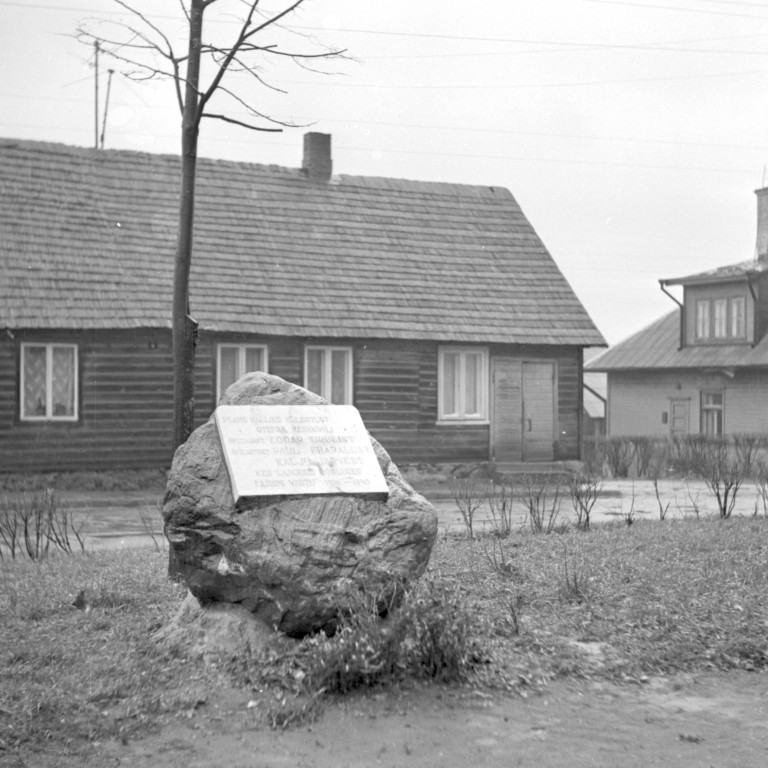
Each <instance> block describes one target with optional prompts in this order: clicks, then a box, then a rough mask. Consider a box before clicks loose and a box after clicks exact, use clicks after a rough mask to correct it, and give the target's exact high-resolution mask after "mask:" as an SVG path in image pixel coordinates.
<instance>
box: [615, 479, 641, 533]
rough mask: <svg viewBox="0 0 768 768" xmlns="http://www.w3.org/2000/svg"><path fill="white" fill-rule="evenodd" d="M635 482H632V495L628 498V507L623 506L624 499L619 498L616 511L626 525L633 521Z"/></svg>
mask: <svg viewBox="0 0 768 768" xmlns="http://www.w3.org/2000/svg"><path fill="white" fill-rule="evenodd" d="M635 501H636V499H635V484H634V482H633V483H632V496H631V497H630V499H629V507H625V506H624V500H623V499H619V504H618V507H617V510H616V511H617V512H618V514H619V515H620V516H621V518H622V519H623V520H624V522H625V523H626V524H627V525H632V523H634V522H635Z"/></svg>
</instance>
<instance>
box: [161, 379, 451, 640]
mask: <svg viewBox="0 0 768 768" xmlns="http://www.w3.org/2000/svg"><path fill="white" fill-rule="evenodd" d="M304 404H307V405H328V404H327V402H326V401H325V400H323V399H322V398H321V397H319V396H318V395H315V394H313V393H311V392H308V391H307V390H305V389H302V388H301V387H298V386H296V385H294V384H290V383H288V382H286V381H284V380H283V379H280V378H278V377H276V376H270V375H268V374H264V373H251V374H248V375H246V376H244V377H243V378H242V379H240V380H239V381H237V382H236V383H235V384H233V385H232V386H231V387H230V388H229V389H228V390H227V392H226V393H225V395H224V396H223V397H222V399H221V401H220V405H304ZM371 444H372V446H373V449H374V452H375V454H376V458H377V460H378V463H379V466H380V467H381V471H382V473H383V475H384V477H385V479H386V481H387V486H388V489H389V497H388V499H387V501H376V500H372V499H371V498H370V497H363V496H354V495H351V496H350V495H338V496H337V495H324V496H320V495H318V496H281V497H275V496H271V497H254V498H248V499H246V500H240V502H239V503H238V504H237V505H235V503H234V500H233V496H232V491H231V489H230V483H229V477H228V471H227V467H226V464H225V461H224V458H223V456H222V453H221V448H220V444H219V438H218V433H217V428H216V425H215V423H214V420H213V417H212V418H211V419H210V420H209V421H208V422H207V423H206V424H204V425H203V426H202V427H200V428H199V429H197V430H195V432H194V433H193V434H192V435H191V436H190V438H189V440H188V441H187V442H186V443H185V444H184V445H182V446H181V447H180V448H179V449H178V450H177V451H176V455H175V456H174V460H173V465H172V467H171V471H170V474H169V477H168V484H167V487H166V494H165V500H164V504H163V518H164V520H165V534H166V536H167V538H168V541H169V542H170V546H171V557H172V560H173V561H174V562H175V569H176V572H177V574H178V575H179V576H180V577H181V579H182V580H183V581H185V582H186V584H187V586H188V587H189V590H190V591H191V592H192V594H193V595H194V596H195V597H196V598H197V599H198V600H199V601H200V603H201V604H202V605H206V604H209V603H211V602H224V603H236V604H239V605H241V606H244V607H245V608H247V609H248V610H249V611H251V612H252V613H253V614H254V616H255V617H256V618H258V619H260V620H261V621H263V622H265V623H266V624H267V625H269V626H270V627H272V628H274V629H276V630H279V631H281V632H284V633H285V634H287V635H289V636H292V637H301V636H303V635H305V634H308V633H309V632H313V631H316V630H319V629H326V630H327V629H331V628H333V626H334V625H335V623H336V621H337V619H338V617H339V615H340V614H341V613H343V612H345V611H348V610H352V609H353V608H354V606H356V605H358V604H359V601H360V598H361V596H375V597H377V598H378V599H379V600H380V601H381V605H383V606H384V605H387V604H388V603H390V602H391V601H393V600H395V601H396V600H397V596H398V594H399V591H400V590H401V589H402V587H403V586H404V585H405V584H407V583H408V582H410V581H412V580H413V579H416V578H418V577H419V576H421V574H422V573H423V572H424V570H425V568H426V566H427V562H428V560H429V556H430V554H431V551H432V546H433V545H434V542H435V538H436V535H437V515H436V513H435V511H434V508H433V507H432V505H431V504H430V503H429V502H428V501H427V500H426V499H425V498H424V497H423V496H421V495H420V494H418V493H417V492H416V491H414V490H413V488H411V486H410V485H409V484H408V483H407V482H406V481H405V480H404V479H403V477H402V475H401V474H400V472H399V470H398V469H397V467H396V466H395V464H394V463H393V462H392V461H391V459H390V458H389V455H388V454H387V452H386V451H385V450H384V449H383V448H382V447H381V445H379V443H378V442H377V441H376V440H374V439H373V438H371Z"/></svg>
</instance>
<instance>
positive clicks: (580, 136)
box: [0, 92, 768, 150]
mask: <svg viewBox="0 0 768 768" xmlns="http://www.w3.org/2000/svg"><path fill="white" fill-rule="evenodd" d="M0 97H2V98H14V99H28V100H36V101H58V102H68V103H73V104H75V103H79V104H89V103H90V101H89V100H88V99H70V98H57V97H51V98H49V97H43V96H31V95H29V94H14V93H2V92H0ZM113 106H120V107H130V106H131V105H130V104H128V103H126V102H113ZM152 109H153V110H154V111H157V110H158V109H159V110H162V111H167V112H171V111H172V112H174V113H176V112H177V111H178V109H177V107H176V106H164V105H160V106H153V107H152ZM233 114H240V113H239V112H234V113H233ZM242 114H247V113H245V112H243V113H242ZM290 118H292V119H293V120H296V121H299V122H314V123H320V122H322V123H331V124H333V123H341V124H352V125H377V126H382V127H385V128H407V129H417V130H427V131H441V132H444V131H460V132H466V133H483V134H501V135H507V136H529V137H531V138H545V139H574V140H577V141H584V140H587V141H611V142H627V143H634V144H651V145H661V146H674V147H698V148H702V149H744V150H749V149H756V150H766V149H768V146H766V145H764V144H726V143H719V142H705V141H682V140H677V139H654V138H647V137H639V136H606V135H602V134H584V133H555V132H547V131H521V130H515V129H512V128H482V127H476V126H466V125H455V124H450V125H445V124H435V123H404V122H388V121H384V120H361V119H358V118H352V119H343V118H335V117H323V116H319V117H318V116H311V117H310V116H302V115H292V116H288V115H281V116H279V119H281V120H288V119H290ZM6 126H9V127H17V128H37V127H39V126H37V125H28V124H21V123H17V124H14V125H12V124H10V123H6ZM164 135H165V136H166V137H168V138H170V134H164ZM232 141H233V142H236V143H244V144H248V143H249V142H248V141H246V140H242V142H239V140H238V139H232Z"/></svg>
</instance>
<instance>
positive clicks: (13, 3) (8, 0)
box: [0, 0, 768, 53]
mask: <svg viewBox="0 0 768 768" xmlns="http://www.w3.org/2000/svg"><path fill="white" fill-rule="evenodd" d="M583 2H591V3H602V4H606V5H622V6H634V7H639V8H646V9H663V10H681V11H687V12H690V13H706V14H716V15H720V16H730V17H736V18H758V19H768V15H753V14H738V13H725V12H721V11H706V10H696V9H687V8H678V7H675V6H664V5H644V4H642V3H635V2H628V1H627V0H583ZM729 4H730V3H729ZM734 4H739V5H744V3H734ZM747 5H753V4H752V3H747ZM3 6H6V7H15V8H24V9H35V10H46V11H66V12H76V13H92V14H98V15H100V16H104V15H107V16H125V15H126V12H125V11H124V10H112V9H104V10H94V9H93V8H78V7H72V6H68V7H65V8H62V7H61V6H56V5H47V4H44V3H28V2H19V1H18V0H0V7H3ZM152 18H153V19H163V20H167V21H179V19H180V17H179V16H168V15H165V14H154V13H153V14H152ZM209 21H211V22H215V23H221V24H237V23H238V22H237V21H236V20H224V19H216V18H211V19H209ZM290 29H291V30H303V31H307V32H324V33H333V32H345V33H348V34H361V35H381V36H386V37H412V38H417V39H430V40H450V41H463V42H478V43H507V44H514V45H520V44H525V45H530V44H534V45H545V46H565V47H566V49H571V48H573V49H579V48H585V49H607V50H623V49H627V50H666V49H665V48H664V47H663V46H662V47H658V46H656V45H655V44H654V45H651V46H647V45H642V44H631V43H580V42H570V41H563V40H539V39H530V38H514V37H512V38H510V37H481V36H469V35H447V34H439V33H434V32H431V33H424V32H396V31H388V30H381V29H354V28H351V27H338V28H337V29H331V30H329V29H325V28H322V27H310V26H302V25H291V26H290ZM669 50H678V49H674V48H673V49H669ZM682 50H686V49H682ZM695 52H697V53H699V52H701V53H706V52H708V51H707V50H706V49H701V50H696V51H695Z"/></svg>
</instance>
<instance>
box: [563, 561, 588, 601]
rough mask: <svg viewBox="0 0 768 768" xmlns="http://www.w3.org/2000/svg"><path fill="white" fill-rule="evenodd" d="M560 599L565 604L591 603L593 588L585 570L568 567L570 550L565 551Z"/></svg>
mask: <svg viewBox="0 0 768 768" xmlns="http://www.w3.org/2000/svg"><path fill="white" fill-rule="evenodd" d="M558 598H559V599H560V601H561V602H564V603H576V604H582V603H587V604H589V603H590V602H591V598H592V586H591V584H590V579H589V576H588V575H587V572H586V571H585V570H584V569H583V568H569V567H568V550H567V549H564V550H563V576H562V579H561V581H560V584H559V587H558Z"/></svg>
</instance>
